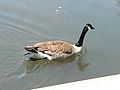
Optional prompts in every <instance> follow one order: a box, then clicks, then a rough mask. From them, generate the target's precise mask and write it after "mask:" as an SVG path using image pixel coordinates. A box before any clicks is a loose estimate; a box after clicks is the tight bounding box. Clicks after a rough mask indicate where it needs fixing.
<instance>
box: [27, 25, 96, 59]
mask: <svg viewBox="0 0 120 90" xmlns="http://www.w3.org/2000/svg"><path fill="white" fill-rule="evenodd" d="M90 29H95V28H94V27H93V26H92V25H91V24H89V23H88V24H86V25H85V26H84V28H83V30H82V33H81V35H80V38H79V40H78V42H77V43H76V44H74V45H72V44H70V43H68V42H65V41H58V40H57V41H46V42H40V43H37V44H34V45H33V46H26V47H25V49H26V50H27V51H29V52H30V53H32V54H33V55H32V56H31V57H30V59H31V60H38V59H48V60H53V59H63V58H66V57H69V56H71V55H73V54H75V53H78V52H80V51H81V48H82V46H83V40H84V37H85V35H86V33H87V31H89V30H90Z"/></svg>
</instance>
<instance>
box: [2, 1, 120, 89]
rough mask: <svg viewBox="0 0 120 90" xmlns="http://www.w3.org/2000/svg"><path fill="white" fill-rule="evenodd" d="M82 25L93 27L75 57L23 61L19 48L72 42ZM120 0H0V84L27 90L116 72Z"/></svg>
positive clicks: (119, 59) (119, 68)
mask: <svg viewBox="0 0 120 90" xmlns="http://www.w3.org/2000/svg"><path fill="white" fill-rule="evenodd" d="M86 23H92V24H93V26H94V27H95V28H96V29H95V30H92V31H90V32H89V33H88V34H87V36H86V39H85V42H84V46H85V48H84V49H83V51H82V52H81V53H79V55H77V56H73V57H70V58H67V59H65V60H64V61H48V60H41V61H36V62H29V61H26V60H25V58H24V57H23V55H24V54H25V52H26V51H25V50H24V46H26V45H32V44H35V43H37V42H41V41H49V40H64V41H68V42H71V43H75V42H76V41H77V40H78V37H79V34H80V32H81V30H82V28H83V26H84V25H85V24H86ZM119 29H120V0H99V1H98V0H52V1H51V0H0V88H1V90H8V89H9V90H28V89H31V88H37V87H43V86H48V85H54V84H59V83H66V82H71V81H79V80H84V79H89V78H94V77H99V76H105V75H112V74H118V73H120V55H119V54H120V50H119V49H120V48H119V46H120V40H119V38H120V30H119Z"/></svg>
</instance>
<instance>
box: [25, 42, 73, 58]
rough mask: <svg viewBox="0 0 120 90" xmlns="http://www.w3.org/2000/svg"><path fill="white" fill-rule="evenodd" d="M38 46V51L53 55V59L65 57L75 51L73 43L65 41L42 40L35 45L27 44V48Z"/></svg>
mask: <svg viewBox="0 0 120 90" xmlns="http://www.w3.org/2000/svg"><path fill="white" fill-rule="evenodd" d="M30 48H36V50H37V51H38V52H42V53H44V54H47V55H49V56H51V57H52V59H58V58H64V57H68V56H71V55H72V54H74V53H75V48H74V46H73V45H72V44H69V43H67V42H64V41H47V42H40V43H37V44H35V45H33V46H27V47H26V49H27V50H28V49H30Z"/></svg>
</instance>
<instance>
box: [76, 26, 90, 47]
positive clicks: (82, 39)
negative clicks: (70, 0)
mask: <svg viewBox="0 0 120 90" xmlns="http://www.w3.org/2000/svg"><path fill="white" fill-rule="evenodd" d="M87 31H88V27H86V26H85V27H84V28H83V31H82V33H81V35H80V38H79V40H78V42H77V43H76V44H75V45H76V46H77V47H81V46H82V45H83V41H84V38H85V35H86V33H87Z"/></svg>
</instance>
